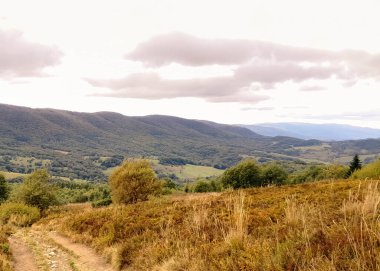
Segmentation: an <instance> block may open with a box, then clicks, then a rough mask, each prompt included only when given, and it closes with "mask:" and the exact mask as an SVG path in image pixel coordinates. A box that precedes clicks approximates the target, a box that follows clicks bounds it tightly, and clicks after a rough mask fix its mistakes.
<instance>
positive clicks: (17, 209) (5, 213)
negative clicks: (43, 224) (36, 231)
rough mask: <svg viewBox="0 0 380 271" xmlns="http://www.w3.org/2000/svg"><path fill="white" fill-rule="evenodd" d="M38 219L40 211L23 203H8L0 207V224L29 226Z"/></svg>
mask: <svg viewBox="0 0 380 271" xmlns="http://www.w3.org/2000/svg"><path fill="white" fill-rule="evenodd" d="M39 219H40V211H39V209H38V208H37V207H32V206H28V205H26V204H23V203H14V202H8V203H3V204H1V205H0V222H1V223H2V224H3V225H5V224H12V225H16V226H21V227H25V226H30V225H32V224H33V223H34V222H36V221H37V220H39Z"/></svg>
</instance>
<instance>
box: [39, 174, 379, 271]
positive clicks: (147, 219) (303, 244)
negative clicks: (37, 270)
mask: <svg viewBox="0 0 380 271" xmlns="http://www.w3.org/2000/svg"><path fill="white" fill-rule="evenodd" d="M379 193H380V192H379V183H378V182H364V181H363V182H360V181H337V182H320V183H308V184H302V185H292V186H282V187H269V188H256V189H246V190H244V191H229V192H226V193H219V194H217V193H212V194H204V195H199V194H198V195H195V196H194V195H183V196H168V197H166V198H161V199H154V200H151V201H148V202H142V203H138V204H133V205H127V206H118V207H113V206H111V207H106V208H100V209H89V208H87V209H86V210H85V211H83V210H81V209H80V208H78V207H76V208H75V209H73V210H72V212H71V213H70V212H68V211H67V209H66V211H65V212H63V213H61V214H59V213H54V214H51V215H50V216H48V217H47V218H45V219H43V220H42V221H41V222H40V223H42V224H44V225H50V226H51V227H52V228H54V229H57V230H59V231H61V232H63V233H65V234H67V235H69V236H70V237H72V238H74V239H76V240H77V241H80V242H84V243H87V244H90V245H92V246H94V247H95V248H96V249H97V250H99V251H100V252H102V253H103V254H104V255H105V256H106V257H107V258H108V259H109V261H111V262H112V263H113V265H114V266H115V267H117V268H118V269H123V270H190V271H191V270H321V271H322V270H342V271H343V270H380V224H379V221H380V219H379V216H380V213H379V209H380V208H379V199H380V194H379ZM65 208H68V207H65Z"/></svg>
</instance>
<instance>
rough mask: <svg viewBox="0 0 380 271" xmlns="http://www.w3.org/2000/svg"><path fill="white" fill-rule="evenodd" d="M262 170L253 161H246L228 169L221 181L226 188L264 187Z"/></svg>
mask: <svg viewBox="0 0 380 271" xmlns="http://www.w3.org/2000/svg"><path fill="white" fill-rule="evenodd" d="M261 171H262V170H261V168H260V166H259V165H257V163H256V162H255V161H254V160H252V159H246V160H243V161H242V162H240V163H239V164H237V165H236V166H234V167H231V168H229V169H227V170H226V171H225V172H224V173H223V175H222V177H221V181H222V184H223V186H224V187H232V188H234V189H236V188H247V187H253V186H261V185H263V179H262V172H261Z"/></svg>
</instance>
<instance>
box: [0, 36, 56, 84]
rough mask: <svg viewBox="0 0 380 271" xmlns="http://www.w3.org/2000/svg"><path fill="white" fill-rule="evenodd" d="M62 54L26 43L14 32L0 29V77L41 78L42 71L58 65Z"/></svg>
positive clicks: (49, 48) (54, 48)
mask: <svg viewBox="0 0 380 271" xmlns="http://www.w3.org/2000/svg"><path fill="white" fill-rule="evenodd" d="M61 57H62V53H61V52H60V51H59V50H58V48H56V47H53V46H46V45H41V44H38V43H32V42H29V41H26V40H25V39H24V38H23V36H22V34H21V33H20V32H18V31H14V30H8V31H5V30H1V29H0V76H1V77H5V78H7V77H26V76H42V75H43V74H42V69H43V68H45V67H49V66H54V65H57V64H59V62H60V58H61Z"/></svg>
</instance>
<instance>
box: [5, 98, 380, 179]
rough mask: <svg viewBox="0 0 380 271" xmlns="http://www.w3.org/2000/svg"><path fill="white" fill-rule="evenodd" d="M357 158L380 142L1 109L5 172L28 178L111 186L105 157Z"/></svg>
mask: <svg viewBox="0 0 380 271" xmlns="http://www.w3.org/2000/svg"><path fill="white" fill-rule="evenodd" d="M355 153H359V154H362V153H363V154H365V155H367V156H366V158H367V159H375V157H377V155H378V154H380V140H367V141H365V140H364V141H344V142H323V141H319V140H303V139H297V138H292V137H284V136H277V137H267V136H262V135H259V134H257V133H254V132H253V131H250V130H249V129H246V128H244V127H238V126H234V125H227V124H219V123H215V122H211V121H206V120H190V119H183V118H179V117H173V116H163V115H150V116H137V117H130V116H124V115H122V114H119V113H114V112H96V113H81V112H72V111H65V110H56V109H31V108H27V107H19V106H12V105H3V104H0V170H2V169H3V170H4V169H5V170H8V171H15V172H22V173H24V172H25V173H27V172H30V171H31V170H32V168H33V165H37V164H38V165H40V164H43V165H46V166H48V167H49V168H50V170H51V171H52V172H53V173H54V174H55V175H56V176H66V177H70V178H82V179H90V180H94V179H102V180H104V179H105V176H104V174H103V173H102V172H103V171H104V170H105V168H104V167H103V166H102V164H103V162H104V159H121V158H120V157H123V158H132V157H147V158H151V159H162V158H174V159H178V158H180V159H183V160H184V161H186V162H187V163H193V164H199V165H207V166H213V167H217V168H225V167H229V166H232V165H234V164H236V163H237V162H238V161H240V160H241V159H243V158H244V157H247V156H250V157H253V158H255V159H256V160H258V161H259V162H266V161H273V160H289V161H297V162H302V163H304V162H310V161H315V162H319V163H324V162H335V161H340V160H337V159H340V158H341V157H343V158H344V157H349V156H351V155H353V154H355ZM115 157H116V158H115ZM343 158H342V159H343ZM344 159H346V158H344ZM342 161H343V160H342ZM108 164H112V163H108Z"/></svg>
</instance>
